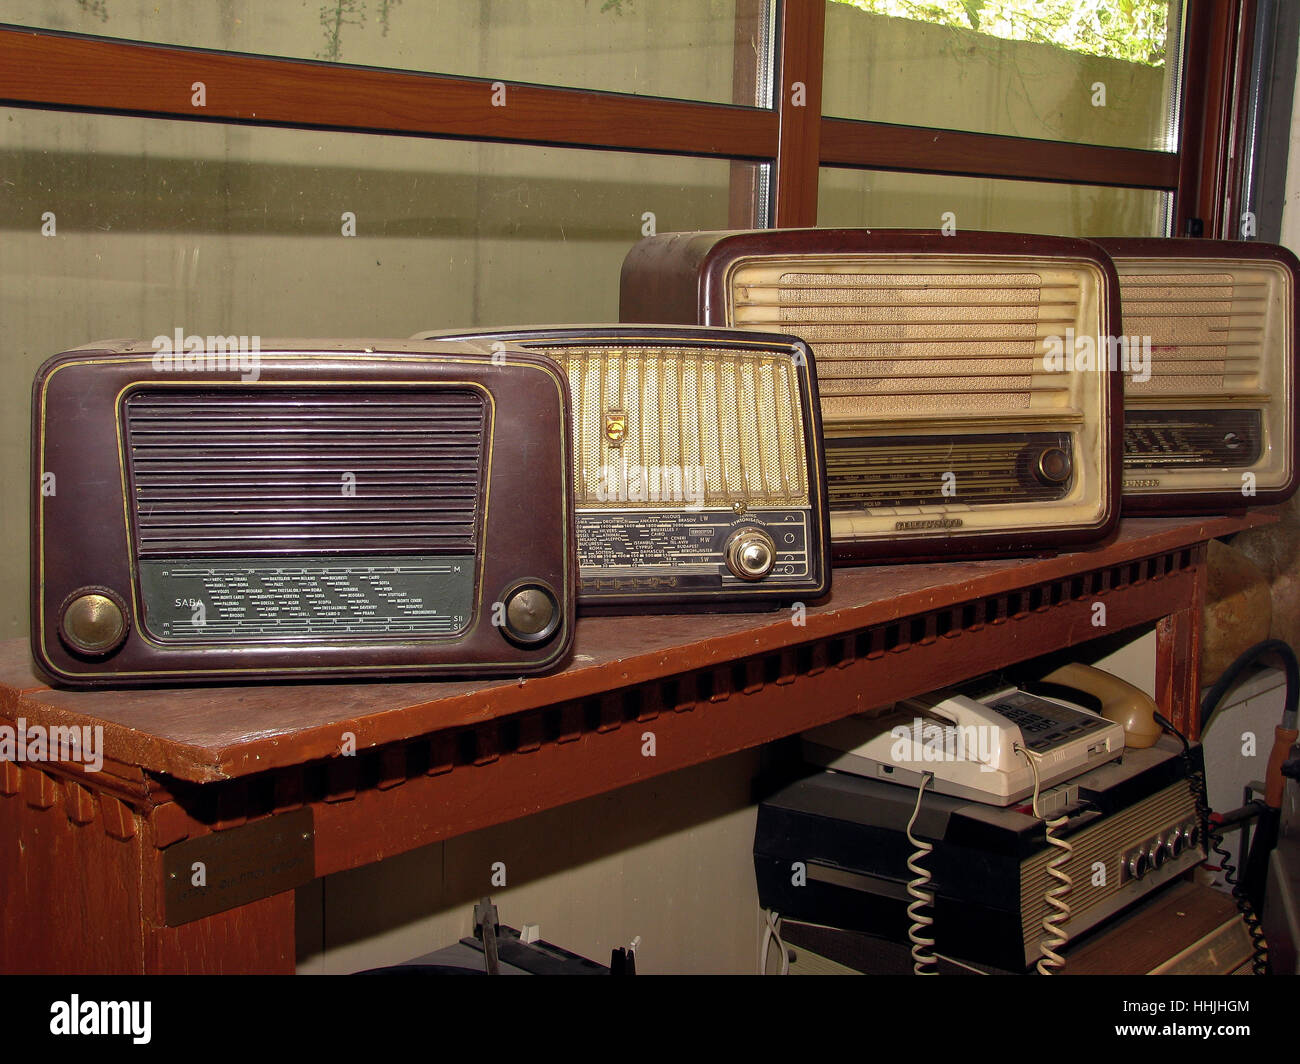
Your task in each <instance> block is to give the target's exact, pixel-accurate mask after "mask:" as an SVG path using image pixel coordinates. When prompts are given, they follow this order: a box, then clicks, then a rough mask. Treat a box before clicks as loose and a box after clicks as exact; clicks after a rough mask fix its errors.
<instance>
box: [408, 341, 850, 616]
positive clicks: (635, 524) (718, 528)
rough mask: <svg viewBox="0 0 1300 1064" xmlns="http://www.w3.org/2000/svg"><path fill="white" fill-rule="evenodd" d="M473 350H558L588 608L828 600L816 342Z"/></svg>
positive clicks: (567, 344)
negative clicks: (812, 348)
mask: <svg viewBox="0 0 1300 1064" xmlns="http://www.w3.org/2000/svg"><path fill="white" fill-rule="evenodd" d="M438 335H439V334H436V333H422V334H420V336H421V337H426V338H427V337H432V336H438ZM457 335H458V336H460V337H461V338H466V334H457ZM443 338H444V339H445V338H446V335H444V336H443ZM468 338H469V339H472V340H474V341H475V342H477V343H485V344H497V345H498V346H500V345H503V344H509V345H511V346H516V345H518V346H523V347H525V348H528V349H530V350H534V351H538V352H541V353H544V354H546V355H547V356H549V357H550V358H552V359H554V360H555V361H556V362H557V363H558V364H559V365H560V366H562V367H563V369H564V371H565V373H566V374H567V376H568V381H569V390H570V392H571V394H572V397H573V438H574V455H573V460H574V477H573V479H574V485H575V492H576V509H577V524H578V558H579V591H578V601H579V605H580V606H582V607H583V608H584V609H592V608H602V607H619V608H622V607H635V608H640V609H644V608H647V607H651V606H663V607H672V608H691V607H696V608H714V607H716V606H718V605H721V604H749V605H752V606H755V607H757V606H760V605H764V604H767V605H772V604H780V603H789V602H792V601H794V600H797V599H812V598H818V597H820V596H821V595H823V594H825V592H826V591H827V590H828V589H829V587H830V571H831V568H830V536H829V533H828V531H827V507H826V501H825V491H826V478H825V473H824V466H823V452H822V434H821V430H820V427H819V414H818V405H817V392H816V382H815V375H814V373H813V369H812V359H811V355H810V354H809V351H808V348H807V345H805V344H804V343H803V342H802V341H800V340H798V339H795V338H794V337H790V336H780V335H767V334H760V333H754V332H737V331H729V330H724V329H700V328H683V327H665V326H662V325H660V326H636V325H582V326H572V327H553V328H534V329H514V330H503V331H500V332H486V333H475V334H469V335H468Z"/></svg>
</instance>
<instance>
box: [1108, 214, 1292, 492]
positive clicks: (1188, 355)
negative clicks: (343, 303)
mask: <svg viewBox="0 0 1300 1064" xmlns="http://www.w3.org/2000/svg"><path fill="white" fill-rule="evenodd" d="M1098 243H1099V244H1101V245H1102V246H1103V247H1104V248H1105V249H1106V250H1107V251H1108V252H1109V253H1110V255H1111V258H1112V259H1114V261H1115V268H1116V269H1117V270H1118V271H1119V287H1120V299H1121V300H1122V302H1123V313H1124V332H1125V333H1127V334H1128V336H1127V337H1126V339H1127V341H1128V343H1129V345H1130V346H1131V347H1132V348H1133V349H1134V350H1141V352H1142V356H1141V357H1140V358H1135V359H1131V360H1130V361H1131V365H1130V366H1128V367H1126V370H1125V374H1124V509H1125V511H1130V512H1151V513H1160V514H1167V513H1214V512H1221V511H1223V510H1230V509H1240V508H1241V507H1243V506H1250V505H1258V504H1262V503H1277V502H1282V501H1284V500H1285V499H1287V498H1289V497H1290V496H1291V495H1292V494H1293V493H1294V492H1295V489H1296V482H1297V481H1296V477H1297V446H1298V443H1300V441H1298V440H1297V434H1296V408H1297V403H1296V390H1297V386H1298V384H1297V372H1296V327H1297V326H1296V320H1297V306H1298V305H1300V304H1297V299H1298V298H1300V296H1298V295H1297V284H1296V281H1297V276H1298V275H1300V262H1297V261H1296V257H1295V256H1294V255H1292V254H1291V252H1289V251H1287V250H1286V249H1285V248H1281V247H1277V246H1275V245H1273V244H1257V243H1253V242H1249V241H1227V240H1149V239H1148V240H1144V239H1124V238H1119V239H1113V240H1100V241H1098ZM1139 345H1140V346H1139Z"/></svg>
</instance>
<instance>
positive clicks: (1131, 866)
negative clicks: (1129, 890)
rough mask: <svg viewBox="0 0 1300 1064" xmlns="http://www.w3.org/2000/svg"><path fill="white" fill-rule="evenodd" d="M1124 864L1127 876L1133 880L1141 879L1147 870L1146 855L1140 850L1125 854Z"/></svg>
mask: <svg viewBox="0 0 1300 1064" xmlns="http://www.w3.org/2000/svg"><path fill="white" fill-rule="evenodd" d="M1124 863H1125V865H1126V866H1127V867H1128V874H1129V875H1131V876H1132V877H1133V878H1134V879H1141V878H1142V877H1143V876H1144V875H1146V874H1147V868H1148V867H1149V864H1148V862H1147V855H1146V854H1145V853H1143V852H1142V851H1141V850H1134V851H1133V852H1132V853H1130V854H1127V855H1126V856H1125V858H1124Z"/></svg>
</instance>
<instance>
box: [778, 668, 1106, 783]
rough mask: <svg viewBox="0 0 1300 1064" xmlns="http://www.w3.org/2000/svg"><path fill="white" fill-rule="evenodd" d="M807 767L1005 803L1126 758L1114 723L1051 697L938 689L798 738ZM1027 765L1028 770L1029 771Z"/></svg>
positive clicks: (1010, 691) (1009, 690) (1013, 691)
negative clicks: (976, 695)
mask: <svg viewBox="0 0 1300 1064" xmlns="http://www.w3.org/2000/svg"><path fill="white" fill-rule="evenodd" d="M803 748H804V757H805V758H806V759H807V760H808V761H811V762H812V763H813V764H817V765H823V766H825V767H826V768H831V769H835V770H837V771H840V772H848V773H852V774H854V775H857V776H867V777H871V778H873V779H882V780H892V781H894V782H896V783H901V784H906V785H908V786H912V787H917V786H919V785H920V783H921V780H922V778H923V777H924V775H925V774H926V773H933V775H934V779H933V780H932V781H931V782H930V784H929V787H930V789H931V790H934V791H937V792H938V793H940V794H949V795H953V796H955V797H958V798H967V799H970V800H972V801H977V802H986V803H988V804H990V805H1001V806H1006V805H1012V804H1014V803H1016V802H1018V801H1020V800H1022V799H1026V798H1029V797H1030V796H1031V795H1032V794H1033V793H1034V783H1035V780H1034V776H1035V769H1036V770H1037V776H1038V786H1039V789H1040V792H1041V791H1045V790H1046V789H1047V788H1049V787H1051V786H1053V785H1055V784H1058V783H1062V782H1064V781H1066V780H1069V779H1070V778H1072V777H1074V776H1077V775H1079V774H1080V773H1083V772H1087V771H1088V770H1089V769H1092V768H1095V767H1097V766H1098V765H1100V764H1103V763H1105V762H1107V761H1111V760H1113V759H1115V758H1117V757H1119V756H1120V755H1121V754H1122V753H1123V752H1124V729H1123V728H1122V727H1120V725H1118V724H1115V723H1112V722H1111V721H1109V720H1107V719H1105V718H1104V717H1101V716H1099V715H1098V714H1096V713H1091V712H1089V711H1087V710H1085V709H1080V708H1078V707H1076V706H1072V705H1069V704H1067V703H1065V702H1061V701H1058V700H1056V699H1053V698H1044V697H1040V696H1037V695H1031V694H1029V693H1027V692H1025V691H1021V690H1018V689H1016V688H1014V687H1013V688H1007V689H1004V690H1002V691H999V692H997V693H995V694H993V695H991V696H988V697H987V699H986V701H983V702H978V701H976V700H975V699H973V698H970V697H967V696H966V695H963V694H956V693H953V692H951V691H941V692H937V693H935V694H930V695H925V696H923V697H921V698H911V699H907V700H906V701H903V702H899V703H896V704H895V706H894V708H893V709H892V710H888V711H886V712H885V713H883V714H881V715H876V716H853V717H846V718H845V719H843V720H838V721H834V722H832V723H830V724H827V725H824V726H823V727H820V728H814V729H812V730H811V731H806V732H804V733H803ZM1031 760H1032V762H1033V764H1031Z"/></svg>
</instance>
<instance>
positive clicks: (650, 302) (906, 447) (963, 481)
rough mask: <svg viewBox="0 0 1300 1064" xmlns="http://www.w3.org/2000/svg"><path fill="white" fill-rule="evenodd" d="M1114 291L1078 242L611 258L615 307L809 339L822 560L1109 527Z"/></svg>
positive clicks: (726, 250)
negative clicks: (824, 486)
mask: <svg viewBox="0 0 1300 1064" xmlns="http://www.w3.org/2000/svg"><path fill="white" fill-rule="evenodd" d="M1116 291H1117V289H1116V281H1115V275H1114V270H1113V267H1112V266H1111V265H1110V263H1109V260H1108V259H1107V258H1106V256H1105V255H1104V253H1102V252H1100V251H1099V250H1098V249H1097V248H1095V247H1094V246H1092V245H1090V244H1088V243H1087V242H1085V241H1076V240H1064V239H1055V238H1046V237H1035V238H1022V237H1016V236H1009V235H1003V234H967V235H965V236H964V237H961V236H954V237H941V236H939V235H938V234H928V233H908V232H898V231H892V232H891V231H870V232H869V231H865V230H793V231H776V230H771V231H756V232H752V233H698V234H669V235H664V236H661V237H651V238H648V239H647V240H643V241H642V242H641V243H640V244H638V245H637V246H636V247H635V248H634V249H633V250H632V252H631V253H630V254H629V255H628V258H627V260H626V262H625V264H624V269H623V286H622V297H621V298H622V304H621V311H620V312H621V314H622V315H623V316H624V317H625V318H640V317H649V318H660V319H665V318H666V319H670V320H682V319H684V318H686V317H688V316H689V317H690V318H691V319H692V320H699V321H703V322H706V323H709V324H726V325H729V326H734V327H737V328H742V329H753V330H779V331H782V332H789V333H792V334H794V335H796V336H799V337H800V338H801V339H803V340H805V341H806V342H807V343H808V345H809V346H810V347H811V348H812V350H813V352H814V356H815V359H816V365H817V377H818V390H819V394H820V403H821V413H822V427H823V432H824V435H825V447H826V468H827V478H828V494H829V501H830V508H831V534H832V538H833V540H834V543H835V555H836V558H837V559H838V560H842V561H865V560H884V559H887V558H890V557H923V556H943V555H946V554H948V553H952V552H966V553H995V552H999V551H1005V550H1017V549H1020V550H1030V549H1038V548H1043V547H1052V546H1064V545H1069V544H1074V543H1083V542H1088V541H1091V540H1096V539H1098V538H1101V537H1103V536H1105V535H1106V534H1108V533H1109V532H1110V531H1111V530H1112V529H1113V527H1114V523H1115V520H1116V518H1117V512H1118V511H1117V487H1116V483H1117V472H1118V462H1119V435H1118V429H1119V426H1118V416H1119V398H1118V387H1119V375H1118V373H1112V372H1111V366H1110V360H1109V348H1108V345H1107V340H1106V338H1107V337H1110V336H1116V335H1117V334H1118V325H1117V321H1118V314H1117V305H1118V301H1117V298H1116Z"/></svg>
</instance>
